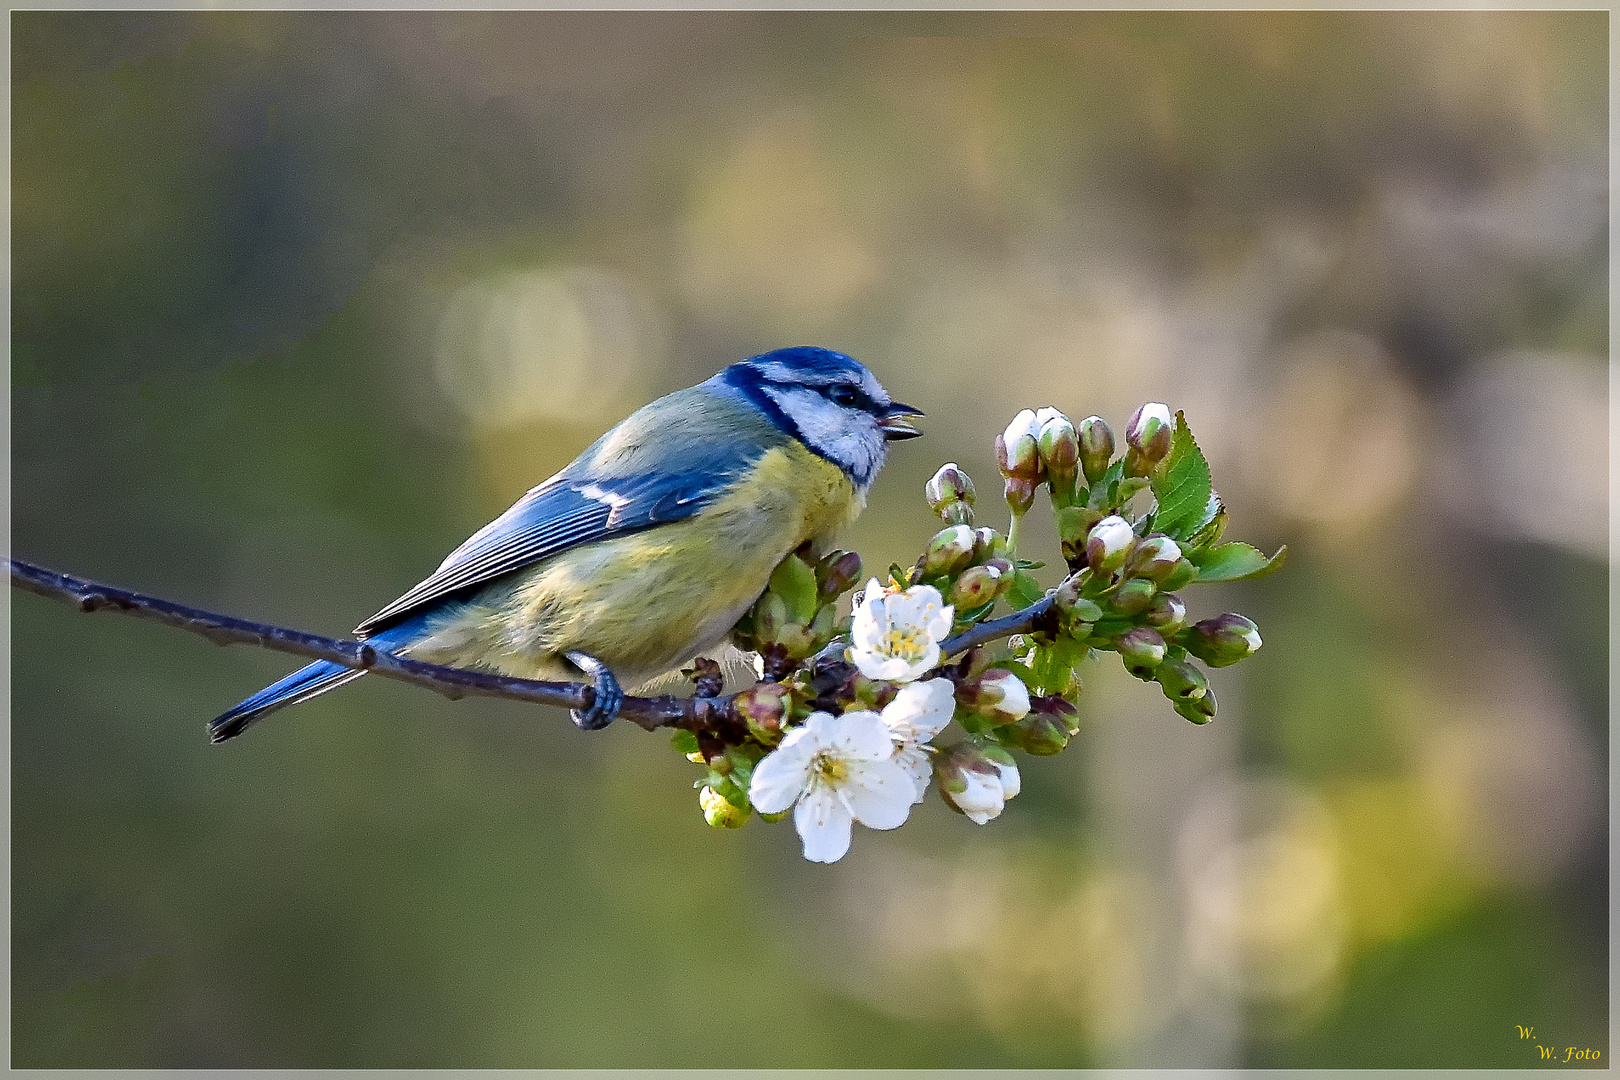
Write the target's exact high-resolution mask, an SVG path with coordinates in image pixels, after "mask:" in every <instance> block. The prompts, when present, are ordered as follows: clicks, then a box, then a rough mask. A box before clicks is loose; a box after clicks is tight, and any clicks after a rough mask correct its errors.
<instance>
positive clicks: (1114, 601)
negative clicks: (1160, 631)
mask: <svg viewBox="0 0 1620 1080" xmlns="http://www.w3.org/2000/svg"><path fill="white" fill-rule="evenodd" d="M1155 591H1157V587H1156V586H1155V585H1154V584H1153V582H1151V581H1149V580H1148V579H1147V578H1139V577H1136V578H1131V579H1130V580H1129V581H1127V582H1125V583H1124V584H1123V585H1121V586H1120V587H1119V588H1118V589H1116V590H1115V591H1114V595H1113V596H1112V597H1111V598H1109V601H1108V606H1109V607H1110V608H1112V609H1113V610H1114V611H1117V612H1118V613H1119V614H1121V615H1140V614H1142V612H1144V611H1146V610H1147V609H1148V607H1149V605H1151V604H1152V603H1153V594H1154V593H1155Z"/></svg>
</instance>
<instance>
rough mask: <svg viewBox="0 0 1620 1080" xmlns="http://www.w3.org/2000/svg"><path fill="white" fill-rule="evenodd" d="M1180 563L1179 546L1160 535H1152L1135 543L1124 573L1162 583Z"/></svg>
mask: <svg viewBox="0 0 1620 1080" xmlns="http://www.w3.org/2000/svg"><path fill="white" fill-rule="evenodd" d="M1180 562H1181V545H1179V544H1177V543H1176V542H1175V541H1174V540H1172V539H1170V538H1169V537H1168V536H1165V535H1164V534H1162V533H1153V534H1151V535H1149V536H1144V537H1143V538H1142V539H1141V540H1139V541H1137V544H1136V550H1135V551H1133V552H1131V558H1130V561H1129V562H1127V563H1126V564H1125V572H1126V573H1127V574H1130V575H1131V576H1132V577H1144V578H1147V579H1148V580H1149V581H1163V580H1164V579H1165V578H1167V577H1169V576H1170V573H1171V571H1173V570H1175V568H1176V565H1177V564H1178V563H1180Z"/></svg>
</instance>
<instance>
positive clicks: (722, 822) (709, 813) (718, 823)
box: [698, 787, 750, 829]
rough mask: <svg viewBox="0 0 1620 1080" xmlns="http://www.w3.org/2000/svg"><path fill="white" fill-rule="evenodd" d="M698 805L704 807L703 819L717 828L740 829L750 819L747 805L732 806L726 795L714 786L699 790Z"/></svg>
mask: <svg viewBox="0 0 1620 1080" xmlns="http://www.w3.org/2000/svg"><path fill="white" fill-rule="evenodd" d="M698 805H699V806H701V807H702V808H703V820H704V821H707V822H708V823H709V824H710V825H713V826H714V827H715V828H717V829H740V828H742V826H743V822H745V821H747V820H748V815H749V812H750V811H749V809H748V808H747V807H737V806H732V805H731V803H729V802H727V801H726V797H725V796H724V795H722V794H720V793H719V792H718V791H716V790H714V788H712V787H704V789H703V790H702V791H700V792H698Z"/></svg>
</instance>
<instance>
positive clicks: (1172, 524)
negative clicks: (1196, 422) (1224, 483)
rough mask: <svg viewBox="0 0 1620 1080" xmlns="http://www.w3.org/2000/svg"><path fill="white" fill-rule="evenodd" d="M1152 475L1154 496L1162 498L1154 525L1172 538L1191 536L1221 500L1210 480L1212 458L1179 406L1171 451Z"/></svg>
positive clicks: (1212, 514)
mask: <svg viewBox="0 0 1620 1080" xmlns="http://www.w3.org/2000/svg"><path fill="white" fill-rule="evenodd" d="M1152 479H1153V497H1154V498H1155V499H1157V500H1158V501H1159V506H1158V509H1157V510H1155V511H1154V515H1153V526H1154V528H1155V529H1157V530H1158V531H1159V532H1162V533H1164V534H1165V535H1166V536H1168V537H1170V538H1171V539H1172V540H1180V539H1182V538H1184V537H1187V536H1191V535H1192V534H1193V533H1195V532H1197V531H1198V530H1199V529H1201V528H1203V527H1204V525H1206V524H1207V523H1208V522H1209V521H1211V520H1212V519H1213V518H1214V517H1215V513H1216V511H1217V510H1218V509H1219V507H1220V502H1219V500H1217V499H1216V498H1215V489H1214V487H1213V486H1212V485H1211V483H1210V477H1209V462H1207V461H1205V460H1204V452H1203V451H1202V450H1200V449H1198V443H1197V442H1195V441H1194V440H1193V436H1192V429H1191V428H1189V427H1188V426H1187V417H1186V416H1185V415H1184V414H1183V413H1181V412H1180V411H1179V410H1178V411H1177V412H1176V430H1175V434H1174V435H1172V436H1171V439H1170V453H1168V454H1166V455H1165V458H1164V460H1163V461H1162V462H1160V463H1159V467H1158V468H1157V469H1154V470H1153V478H1152Z"/></svg>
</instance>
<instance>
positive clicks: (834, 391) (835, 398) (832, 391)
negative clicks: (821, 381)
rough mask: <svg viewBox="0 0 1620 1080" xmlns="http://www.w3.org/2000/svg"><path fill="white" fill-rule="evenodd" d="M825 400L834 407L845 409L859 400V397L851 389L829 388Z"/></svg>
mask: <svg viewBox="0 0 1620 1080" xmlns="http://www.w3.org/2000/svg"><path fill="white" fill-rule="evenodd" d="M827 400H828V401H830V402H832V403H833V404H834V405H841V406H843V407H844V408H846V409H847V408H850V407H851V406H853V405H854V404H855V403H856V402H857V401H859V400H860V395H859V394H858V393H856V392H855V390H854V389H853V388H852V387H848V386H829V387H828V388H827Z"/></svg>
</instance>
